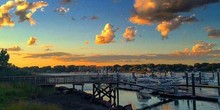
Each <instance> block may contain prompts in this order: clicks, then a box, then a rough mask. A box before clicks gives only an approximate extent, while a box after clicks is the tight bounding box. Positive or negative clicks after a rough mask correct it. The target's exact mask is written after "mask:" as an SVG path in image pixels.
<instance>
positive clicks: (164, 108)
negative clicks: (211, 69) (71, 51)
mask: <svg viewBox="0 0 220 110" xmlns="http://www.w3.org/2000/svg"><path fill="white" fill-rule="evenodd" d="M57 86H66V87H69V88H72V87H73V86H72V85H71V84H69V85H68V84H66V85H57ZM75 87H76V88H77V89H79V90H80V89H81V86H75ZM84 91H85V92H87V93H90V94H92V84H85V85H84ZM196 93H197V94H208V95H217V94H218V91H217V89H210V88H202V89H201V88H196ZM119 95H120V97H119V103H120V105H127V104H132V107H133V108H134V109H141V108H144V107H146V106H149V105H152V104H154V103H157V102H160V98H159V97H156V96H151V99H139V98H138V97H137V92H132V91H124V90H120V91H119ZM193 105H196V106H193ZM193 107H196V110H220V104H219V103H212V102H206V101H193V100H176V101H172V102H170V103H166V104H163V105H161V106H158V107H155V108H153V109H151V110H194V108H193Z"/></svg>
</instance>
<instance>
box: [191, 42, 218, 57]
mask: <svg viewBox="0 0 220 110" xmlns="http://www.w3.org/2000/svg"><path fill="white" fill-rule="evenodd" d="M215 46H216V44H213V43H207V42H204V41H199V42H198V43H197V44H196V45H194V46H193V47H192V52H193V53H194V54H204V53H209V52H211V51H212V50H213V47H215Z"/></svg>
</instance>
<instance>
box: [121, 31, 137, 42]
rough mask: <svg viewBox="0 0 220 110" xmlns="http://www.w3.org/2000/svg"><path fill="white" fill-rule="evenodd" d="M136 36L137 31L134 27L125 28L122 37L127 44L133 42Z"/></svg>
mask: <svg viewBox="0 0 220 110" xmlns="http://www.w3.org/2000/svg"><path fill="white" fill-rule="evenodd" d="M136 34H137V30H136V29H135V27H127V28H126V29H125V32H124V34H123V37H124V38H125V40H126V41H127V42H129V41H133V40H134V37H135V36H136Z"/></svg>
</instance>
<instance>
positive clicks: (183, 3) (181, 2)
mask: <svg viewBox="0 0 220 110" xmlns="http://www.w3.org/2000/svg"><path fill="white" fill-rule="evenodd" d="M216 2H219V1H218V0H205V1H204V0H135V3H134V12H133V15H132V16H131V17H130V19H129V20H130V22H132V23H134V24H138V25H151V24H154V23H159V25H158V26H157V30H158V31H159V32H161V35H162V37H163V38H167V36H168V33H169V32H170V31H173V30H174V29H177V28H178V27H179V26H181V25H182V24H183V23H184V22H189V21H197V20H196V19H195V17H189V18H186V17H179V16H180V15H179V14H180V13H181V12H189V11H190V10H191V9H193V8H196V7H200V6H203V5H206V4H210V3H216Z"/></svg>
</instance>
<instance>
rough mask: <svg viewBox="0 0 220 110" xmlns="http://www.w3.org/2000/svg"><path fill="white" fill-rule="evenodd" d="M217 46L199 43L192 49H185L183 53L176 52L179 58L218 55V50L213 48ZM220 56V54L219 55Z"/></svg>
mask: <svg viewBox="0 0 220 110" xmlns="http://www.w3.org/2000/svg"><path fill="white" fill-rule="evenodd" d="M215 46H216V44H213V43H207V42H204V41H198V42H197V43H196V44H195V45H194V46H193V47H192V49H191V51H190V49H189V48H185V49H184V50H183V51H177V52H175V54H176V55H178V56H204V55H210V54H214V53H217V52H218V51H217V50H214V49H213V48H214V47H215ZM219 54H220V53H219Z"/></svg>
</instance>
